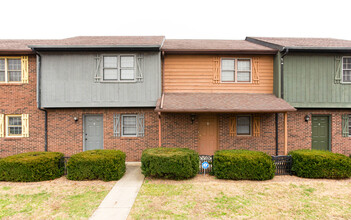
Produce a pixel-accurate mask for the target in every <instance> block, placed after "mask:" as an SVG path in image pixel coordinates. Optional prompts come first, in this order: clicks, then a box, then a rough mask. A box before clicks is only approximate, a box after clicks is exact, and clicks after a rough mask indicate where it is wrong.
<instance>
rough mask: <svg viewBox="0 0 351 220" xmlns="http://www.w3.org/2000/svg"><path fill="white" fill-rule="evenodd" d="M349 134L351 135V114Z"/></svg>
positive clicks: (350, 116) (350, 117)
mask: <svg viewBox="0 0 351 220" xmlns="http://www.w3.org/2000/svg"><path fill="white" fill-rule="evenodd" d="M349 136H351V115H349Z"/></svg>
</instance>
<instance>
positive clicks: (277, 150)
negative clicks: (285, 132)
mask: <svg viewBox="0 0 351 220" xmlns="http://www.w3.org/2000/svg"><path fill="white" fill-rule="evenodd" d="M278 120H279V115H278V113H275V156H278V154H279V138H278V130H279V128H278V125H279V121H278Z"/></svg>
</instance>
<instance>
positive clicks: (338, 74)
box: [334, 56, 341, 84]
mask: <svg viewBox="0 0 351 220" xmlns="http://www.w3.org/2000/svg"><path fill="white" fill-rule="evenodd" d="M334 64H335V78H334V83H335V84H340V82H341V57H340V56H335V62H334Z"/></svg>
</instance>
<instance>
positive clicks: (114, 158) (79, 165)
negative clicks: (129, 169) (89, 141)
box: [67, 150, 126, 181]
mask: <svg viewBox="0 0 351 220" xmlns="http://www.w3.org/2000/svg"><path fill="white" fill-rule="evenodd" d="M125 160H126V154H125V153H124V152H122V151H120V150H89V151H84V152H81V153H78V154H75V155H73V156H72V157H71V158H70V159H69V160H68V162H67V179H70V180H103V181H111V180H119V179H121V178H122V176H123V175H124V173H125V171H126V165H125Z"/></svg>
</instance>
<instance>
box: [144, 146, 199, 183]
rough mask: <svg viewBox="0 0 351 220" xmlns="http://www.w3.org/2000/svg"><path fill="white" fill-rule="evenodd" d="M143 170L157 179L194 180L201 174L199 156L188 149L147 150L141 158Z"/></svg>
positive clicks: (145, 173) (146, 174)
mask: <svg viewBox="0 0 351 220" xmlns="http://www.w3.org/2000/svg"><path fill="white" fill-rule="evenodd" d="M141 170H142V173H143V174H144V175H145V176H152V177H156V178H165V179H177V180H178V179H188V178H192V177H194V176H195V175H196V174H197V173H198V172H199V154H198V153H197V152H196V151H194V150H190V149H187V148H163V147H160V148H151V149H147V150H144V151H143V154H142V156H141Z"/></svg>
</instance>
